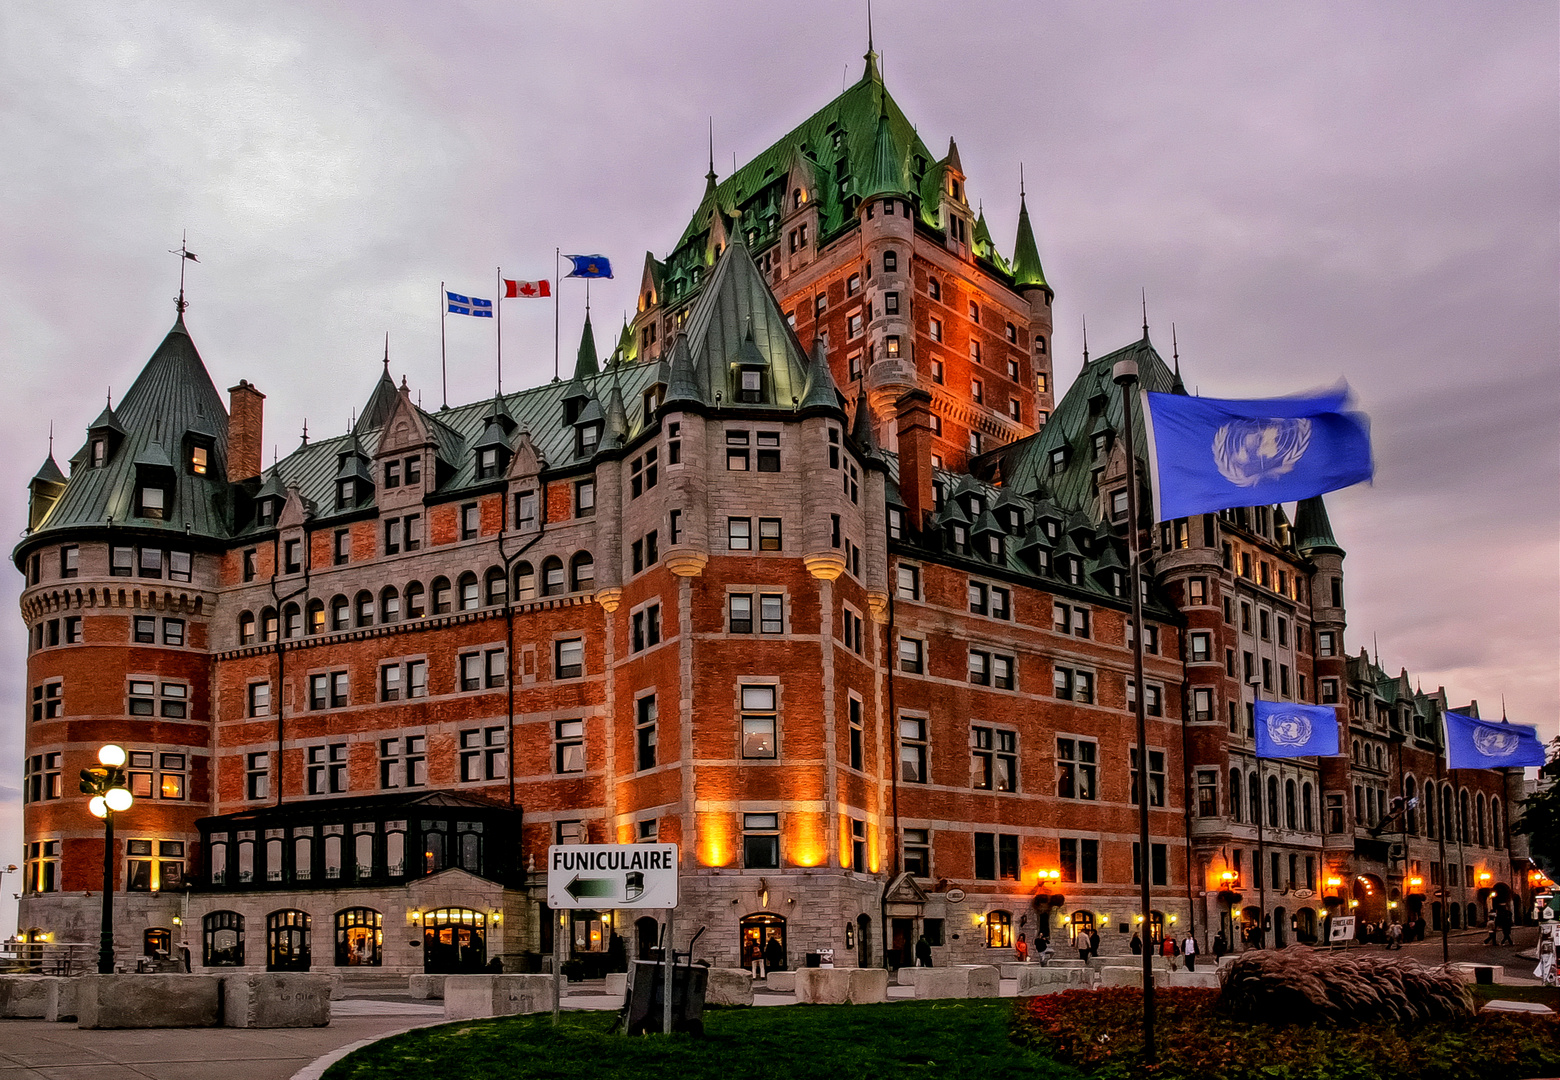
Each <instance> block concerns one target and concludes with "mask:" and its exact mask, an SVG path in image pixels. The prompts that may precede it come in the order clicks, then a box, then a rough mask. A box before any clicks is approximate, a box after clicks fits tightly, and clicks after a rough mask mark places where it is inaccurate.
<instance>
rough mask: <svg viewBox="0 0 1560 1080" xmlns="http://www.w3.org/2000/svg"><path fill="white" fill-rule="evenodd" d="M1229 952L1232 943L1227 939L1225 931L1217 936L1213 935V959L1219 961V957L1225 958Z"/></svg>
mask: <svg viewBox="0 0 1560 1080" xmlns="http://www.w3.org/2000/svg"><path fill="white" fill-rule="evenodd" d="M1229 951H1230V943H1229V941H1228V940H1226V939H1225V937H1224V931H1223V930H1220V931H1219V932H1218V933H1217V934H1215V935H1213V959H1214V960H1215V961H1217V960H1218V959H1219V957H1221V956H1223V955H1224V954H1225V953H1227V952H1229Z"/></svg>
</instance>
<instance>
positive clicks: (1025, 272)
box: [1013, 194, 1051, 291]
mask: <svg viewBox="0 0 1560 1080" xmlns="http://www.w3.org/2000/svg"><path fill="white" fill-rule="evenodd" d="M1013 284H1015V285H1017V286H1018V287H1019V288H1023V287H1024V286H1025V285H1039V286H1040V287H1042V288H1044V289H1046V290H1047V291H1050V288H1051V286H1050V285H1047V284H1046V280H1045V270H1044V269H1043V268H1042V267H1041V266H1040V249H1039V248H1037V247H1036V246H1035V230H1034V229H1033V228H1032V227H1031V226H1030V224H1029V207H1028V206H1027V205H1026V204H1025V201H1024V196H1023V195H1022V194H1020V195H1019V197H1018V239H1016V240H1014V241H1013Z"/></svg>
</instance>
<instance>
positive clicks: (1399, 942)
mask: <svg viewBox="0 0 1560 1080" xmlns="http://www.w3.org/2000/svg"><path fill="white" fill-rule="evenodd" d="M1402 947H1403V924H1402V923H1388V924H1387V950H1388V951H1389V952H1390V951H1391V950H1393V949H1401V948H1402Z"/></svg>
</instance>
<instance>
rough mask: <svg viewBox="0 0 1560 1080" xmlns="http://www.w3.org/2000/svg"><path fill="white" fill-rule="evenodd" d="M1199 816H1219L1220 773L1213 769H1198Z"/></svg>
mask: <svg viewBox="0 0 1560 1080" xmlns="http://www.w3.org/2000/svg"><path fill="white" fill-rule="evenodd" d="M1197 816H1198V817H1218V816H1219V774H1218V773H1217V772H1216V771H1214V770H1212V769H1199V770H1198V771H1197Z"/></svg>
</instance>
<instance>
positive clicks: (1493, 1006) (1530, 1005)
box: [1479, 999, 1555, 1016]
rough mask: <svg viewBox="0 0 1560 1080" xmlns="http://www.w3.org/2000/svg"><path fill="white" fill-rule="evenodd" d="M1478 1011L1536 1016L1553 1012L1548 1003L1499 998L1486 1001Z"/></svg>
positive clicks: (1549, 1014) (1551, 1014) (1550, 1014)
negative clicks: (1531, 1014)
mask: <svg viewBox="0 0 1560 1080" xmlns="http://www.w3.org/2000/svg"><path fill="white" fill-rule="evenodd" d="M1479 1011H1480V1012H1511V1013H1533V1014H1535V1015H1538V1016H1553V1015H1554V1012H1555V1011H1554V1010H1553V1009H1551V1008H1550V1007H1549V1006H1548V1005H1544V1004H1541V1003H1539V1002H1537V1001H1504V1000H1499V999H1497V1000H1495V1001H1490V1002H1486V1003H1485V1006H1484V1008H1482V1009H1480V1010H1479Z"/></svg>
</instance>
